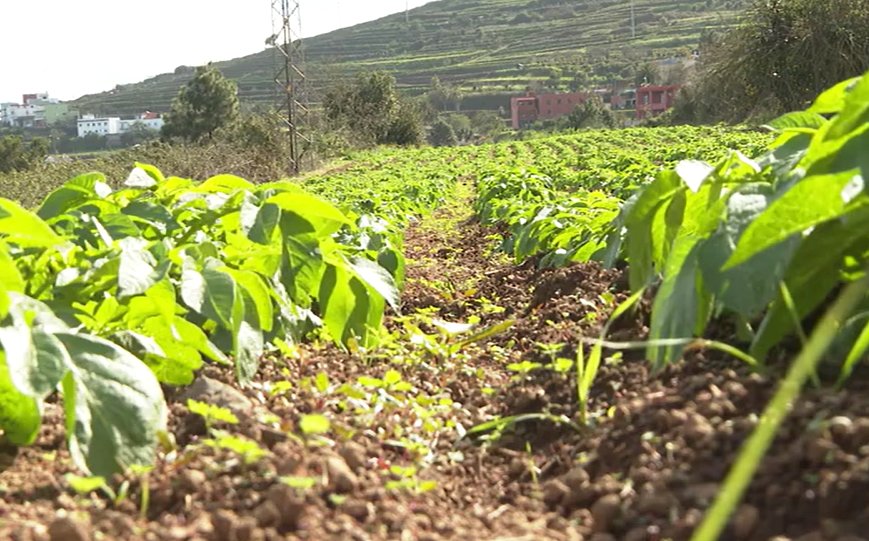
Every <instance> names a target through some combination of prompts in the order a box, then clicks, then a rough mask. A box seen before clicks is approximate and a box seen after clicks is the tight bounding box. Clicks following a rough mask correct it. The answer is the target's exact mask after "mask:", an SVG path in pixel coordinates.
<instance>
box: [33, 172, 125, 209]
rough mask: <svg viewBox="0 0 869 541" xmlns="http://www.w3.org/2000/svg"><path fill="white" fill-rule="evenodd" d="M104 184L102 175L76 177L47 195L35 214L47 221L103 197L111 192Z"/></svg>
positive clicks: (104, 180) (93, 174)
mask: <svg viewBox="0 0 869 541" xmlns="http://www.w3.org/2000/svg"><path fill="white" fill-rule="evenodd" d="M105 182H106V177H105V175H103V174H102V173H86V174H84V175H80V176H77V177H75V178H74V179H72V180H70V181H68V182H66V183H64V184H63V186H61V187H60V188H57V189H56V190H54V191H53V192H51V193H50V194H48V197H46V198H45V200H44V201H43V202H42V205H40V206H39V209H38V210H37V211H36V214H37V216H39V217H40V218H42V219H43V220H49V219H51V218H56V217H58V216H60V215H61V214H63V213H65V212H69V211H70V210H72V209H74V208H76V207H78V206H80V205H82V204H84V203H87V202H88V201H90V200H92V199H96V198H101V197H105V196H107V195H108V194H110V193H111V191H112V189H111V188H109V186H108V184H106V183H105Z"/></svg>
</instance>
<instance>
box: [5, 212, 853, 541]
mask: <svg viewBox="0 0 869 541" xmlns="http://www.w3.org/2000/svg"><path fill="white" fill-rule="evenodd" d="M469 215H470V211H469V210H468V209H467V208H466V207H465V206H462V205H458V206H457V207H454V208H449V209H445V210H443V211H441V213H440V214H439V215H438V216H436V217H435V218H433V219H431V220H428V221H426V222H425V224H424V225H420V226H416V227H414V228H413V229H412V230H411V231H409V232H408V236H407V239H406V247H405V249H406V253H407V256H408V285H407V287H406V289H405V291H404V300H403V310H402V315H400V316H399V315H393V316H392V317H391V319H390V321H389V322H388V325H387V327H388V329H389V332H390V333H391V337H392V338H391V339H390V340H387V341H386V343H385V345H384V346H383V347H382V348H380V349H378V350H376V351H354V352H351V353H348V352H343V351H340V350H338V349H337V348H335V347H334V346H331V345H329V346H327V345H323V346H317V345H304V346H298V347H297V348H296V349H295V350H294V351H293V352H292V353H293V354H292V355H287V356H285V357H283V358H280V359H277V358H276V359H272V360H271V361H270V362H265V363H263V367H264V368H263V369H262V370H261V372H260V374H258V376H257V378H256V381H255V384H254V385H252V386H250V387H248V388H245V389H238V388H236V387H235V386H234V385H233V383H232V382H233V375H232V374H231V373H230V372H229V371H224V370H223V369H217V368H212V369H208V370H205V371H203V372H202V373H201V375H200V377H199V379H198V380H197V382H196V383H195V384H194V385H193V386H192V387H190V388H188V389H184V390H182V391H173V390H170V389H167V390H166V393H167V398H168V399H169V401H170V403H171V404H172V415H171V418H170V427H171V432H172V435H173V438H174V441H170V442H166V443H165V445H164V449H163V452H162V453H161V459H160V460H159V461H158V463H157V465H156V466H155V468H154V469H153V471H150V472H142V473H141V474H140V475H138V476H134V475H131V476H130V477H129V478H128V479H126V481H127V482H128V483H127V486H128V488H127V489H126V490H125V491H124V490H121V489H120V488H119V487H121V486H123V481H125V480H123V479H114V480H111V481H110V483H109V485H110V486H112V487H113V489H114V491H115V493H116V494H115V495H114V497H110V496H108V495H106V494H105V493H104V492H102V491H99V490H94V491H87V490H84V489H82V487H80V486H79V487H78V488H79V491H78V492H77V491H76V490H75V489H74V488H75V486H78V485H77V484H76V483H75V479H70V478H68V477H66V474H69V473H73V470H72V466H71V462H70V460H69V457H68V455H67V453H66V451H65V450H64V445H63V426H62V423H63V421H62V412H61V408H60V406H59V405H58V404H56V403H52V404H48V405H47V411H46V415H45V424H44V428H43V431H42V433H41V436H40V438H39V440H38V442H37V445H35V446H33V447H30V448H27V449H21V450H19V451H15V450H5V451H4V452H3V455H2V467H3V468H4V470H3V472H2V474H0V494H2V496H3V497H2V500H0V539H22V540H24V539H28V540H29V539H52V540H70V541H73V540H84V539H154V540H169V539H172V540H183V539H208V540H215V541H248V540H260V539H285V538H299V539H312V540H319V539H358V540H363V539H400V540H437V539H493V540H494V539H498V540H504V541H506V540H520V539H527V540H532V539H553V540H579V539H594V540H596V541H606V540H610V539H615V540H625V541H643V540H648V541H656V540H663V539H676V540H681V539H688V538H689V537H690V535H691V533H692V532H693V530H694V528H695V527H696V526H697V524H698V523H699V521H700V519H701V518H702V515H703V512H704V511H705V509H707V508H708V506H709V505H710V503H711V501H712V500H713V499H714V497H715V496H716V495H717V493H718V488H719V484H720V482H721V481H722V480H723V478H724V476H725V474H726V473H727V471H728V469H729V467H730V465H731V464H732V461H733V458H734V456H735V454H736V453H737V452H738V450H739V448H740V445H741V443H742V442H743V440H744V439H745V437H746V436H747V435H748V434H749V433H750V431H751V430H752V429H753V428H754V426H755V425H756V423H757V419H758V415H759V414H760V412H761V410H762V408H763V407H764V405H765V404H766V403H767V401H768V399H769V397H770V396H771V393H772V391H773V390H774V385H773V383H772V382H774V381H777V379H778V378H776V377H773V376H772V375H770V376H768V377H765V376H761V375H758V374H753V373H751V372H750V371H749V370H747V369H746V368H745V367H743V366H742V365H741V364H739V363H738V361H731V360H726V359H724V358H722V357H721V356H720V355H717V354H716V355H712V354H710V355H708V356H706V355H703V354H696V355H695V356H694V357H693V358H690V359H688V360H687V361H685V362H683V363H681V364H678V365H675V366H671V367H670V368H667V369H666V370H665V371H664V372H663V373H661V374H655V375H652V374H650V373H649V368H648V364H647V363H645V362H644V361H643V360H642V359H641V358H640V357H638V356H637V355H633V354H625V355H624V356H620V355H612V356H610V357H608V358H606V359H605V363H604V364H603V366H602V367H601V372H600V374H599V376H598V379H597V381H596V383H595V386H594V388H593V389H592V401H591V405H590V413H591V414H592V422H591V423H590V426H578V425H576V424H575V423H574V419H576V410H577V404H576V398H575V396H576V384H575V381H574V379H573V377H572V374H571V373H570V372H569V371H563V370H559V364H560V363H559V359H572V358H573V357H574V355H575V349H574V348H575V347H576V346H575V344H576V343H577V341H578V340H577V339H578V338H579V337H581V336H594V335H595V334H596V333H597V332H598V331H599V329H600V327H601V325H602V323H603V322H605V321H606V319H607V316H608V313H609V311H611V310H612V308H613V307H614V306H615V305H616V304H617V303H618V301H619V300H623V299H624V298H625V296H626V292H625V290H626V287H625V279H624V277H623V276H622V274H621V272H620V271H615V270H604V269H602V268H600V267H598V266H596V265H594V264H587V265H575V266H572V267H568V268H565V269H560V270H537V269H536V267H535V265H534V262H533V261H532V262H527V263H526V264H524V265H522V266H514V265H512V264H510V263H509V262H508V261H506V260H504V259H503V258H502V257H501V256H499V255H497V254H495V253H494V249H493V246H494V245H495V240H494V239H493V238H492V236H493V234H494V233H495V232H494V231H490V230H487V229H486V228H483V227H482V226H480V225H479V224H477V223H475V222H473V221H471V220H470V219H469ZM647 311H648V307H647V306H641V309H640V310H639V312H638V314H636V315H634V316H633V317H625V319H624V321H622V322H621V323H619V324H617V325H616V327H614V329H613V330H612V332H611V338H612V339H614V340H628V339H630V340H640V339H643V338H645V333H646V325H647V323H646V321H645V318H646V315H645V314H646V313H647ZM466 322H476V323H477V327H476V329H475V330H470V331H468V330H466V329H463V328H460V327H457V326H455V325H452V324H457V323H466ZM505 322H512V325H507V324H505ZM480 329H490V330H491V332H488V333H486V332H482V333H479V334H477V335H475V334H474V332H476V331H479V330H480ZM822 375H823V374H822ZM867 387H869V382H867V379H866V377H865V375H863V374H856V375H855V376H854V377H853V378H852V379H851V380H850V382H849V384H848V387H847V389H846V390H842V391H833V390H825V389H826V388H824V389H821V390H812V389H809V390H808V391H807V392H806V393H804V395H803V397H802V398H801V400H800V401H799V403H798V404H797V405H796V406H795V407H794V410H793V412H792V414H791V416H790V418H789V420H788V422H787V424H786V426H785V427H784V428H783V430H781V431H780V433H779V436H778V438H777V440H776V442H775V444H774V447H773V449H772V450H771V452H770V453H769V454H768V456H767V458H766V460H765V461H764V463H763V465H762V468H761V470H760V472H759V474H758V476H757V477H756V478H755V480H754V482H753V484H752V486H751V488H750V491H749V493H748V495H747V498H746V499H745V502H744V504H743V505H742V506H741V507H740V508H739V510H738V511H737V513H736V515H735V517H734V518H733V520H732V522H731V524H730V526H729V528H728V531H727V532H726V534H725V537H724V538H726V539H733V540H765V539H771V538H776V537H778V538H779V539H782V538H788V539H800V540H803V541H809V540H812V541H814V540H823V539H829V540H836V541H845V540H851V541H856V540H858V539H862V538H867V539H869V395H867V393H866V391H867ZM190 398H192V399H195V400H199V401H202V402H206V403H209V404H213V405H218V406H221V407H223V408H225V409H228V410H230V411H232V412H233V413H234V414H235V416H236V417H237V418H238V420H239V422H238V423H225V422H222V421H220V420H211V421H210V422H209V423H207V424H206V423H205V422H204V421H203V419H202V417H201V416H198V415H194V414H192V413H190V412H189V411H188V408H187V405H186V404H187V399H190ZM540 414H544V415H540ZM312 415H322V416H324V417H325V418H326V419H328V425H327V426H325V427H323V426H320V427H316V428H311V427H310V426H308V425H306V422H308V423H309V422H311V420H312V419H313V418H314V417H312ZM317 419H322V418H321V417H317ZM496 419H503V420H505V422H503V423H500V424H497V423H494V424H493V425H492V428H493V429H494V430H491V431H488V432H474V431H473V430H471V429H472V427H474V426H477V425H480V424H481V423H486V422H490V421H493V420H496ZM511 420H513V421H515V422H507V421H511ZM469 431H470V432H469ZM495 436H498V437H495ZM71 481H72V483H71ZM79 481H80V480H79ZM74 485H75V486H74Z"/></svg>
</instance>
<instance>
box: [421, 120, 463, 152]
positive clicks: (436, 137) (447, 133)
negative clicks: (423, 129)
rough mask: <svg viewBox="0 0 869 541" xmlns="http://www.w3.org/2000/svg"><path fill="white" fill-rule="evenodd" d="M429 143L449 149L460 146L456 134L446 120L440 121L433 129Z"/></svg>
mask: <svg viewBox="0 0 869 541" xmlns="http://www.w3.org/2000/svg"><path fill="white" fill-rule="evenodd" d="M428 141H429V143H431V144H432V145H433V146H436V147H448V146H455V145H457V144H458V140H457V139H456V132H454V131H453V127H452V126H450V125H449V124H448V123H447V122H446V121H445V120H438V121H437V122H435V124H434V126H432V127H431V133H430V134H429V136H428Z"/></svg>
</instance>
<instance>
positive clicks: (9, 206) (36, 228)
mask: <svg viewBox="0 0 869 541" xmlns="http://www.w3.org/2000/svg"><path fill="white" fill-rule="evenodd" d="M0 240H5V241H6V242H8V243H9V244H17V245H18V246H21V247H23V248H49V247H52V246H57V245H59V244H61V243H62V242H63V239H62V238H61V237H59V236H58V235H57V234H56V233H55V232H54V231H53V230H52V229H51V227H49V225H48V224H47V223H45V222H44V221H42V219H41V218H40V217H39V216H37V215H36V214H33V213H32V212H30V211H27V210H25V209H24V208H22V207H21V206H20V205H19V204H18V203H15V202H14V201H9V200H8V199H3V198H2V197H0Z"/></svg>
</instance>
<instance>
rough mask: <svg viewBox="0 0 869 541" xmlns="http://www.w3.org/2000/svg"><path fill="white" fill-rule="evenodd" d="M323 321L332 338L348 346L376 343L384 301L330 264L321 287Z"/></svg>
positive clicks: (346, 273)
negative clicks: (358, 343) (353, 342)
mask: <svg viewBox="0 0 869 541" xmlns="http://www.w3.org/2000/svg"><path fill="white" fill-rule="evenodd" d="M319 299H320V308H321V312H322V314H321V315H322V317H323V322H324V324H325V325H326V328H327V329H328V330H329V332H330V334H331V335H332V337H333V338H334V339H335V341H336V342H338V343H343V344H345V345H347V344H350V343H351V342H352V341H359V342H360V344H361V345H363V346H366V347H367V346H370V345H373V344H374V342H376V338H377V334H376V332H377V331H378V330H379V328H380V320H381V318H382V316H383V308H384V307H385V302H384V301H383V297H381V296H380V295H379V294H377V293H376V292H374V291H373V290H371V289H369V288H368V287H367V286H366V285H365V284H364V283H363V282H362V281H361V280H359V279H358V278H357V277H356V276H355V275H353V274H352V273H350V272H348V270H347V269H345V268H343V267H340V266H337V265H334V264H328V265H327V266H326V271H325V273H324V274H323V281H322V282H321V284H320V295H319Z"/></svg>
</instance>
